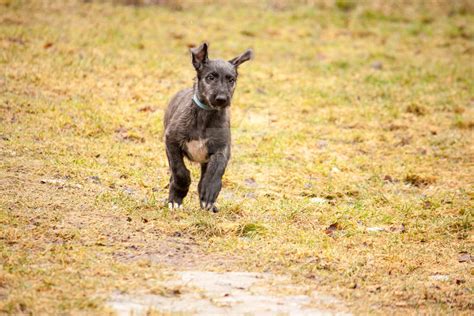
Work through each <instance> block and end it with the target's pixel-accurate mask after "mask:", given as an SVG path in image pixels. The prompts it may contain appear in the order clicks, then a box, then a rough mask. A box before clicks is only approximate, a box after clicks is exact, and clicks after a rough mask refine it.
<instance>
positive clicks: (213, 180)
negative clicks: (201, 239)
mask: <svg viewBox="0 0 474 316" xmlns="http://www.w3.org/2000/svg"><path fill="white" fill-rule="evenodd" d="M228 160H229V158H228V156H227V155H226V154H225V152H217V153H215V154H213V155H211V156H210V157H209V162H208V163H207V166H206V167H205V168H202V169H201V171H202V174H201V181H199V182H200V185H199V187H198V189H199V190H198V191H199V199H200V202H201V208H205V209H208V210H212V211H213V212H217V207H216V206H215V205H214V203H215V202H216V199H217V196H218V195H219V192H220V191H221V188H222V176H223V175H224V172H225V168H226V166H227V162H228Z"/></svg>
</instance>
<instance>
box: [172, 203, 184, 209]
mask: <svg viewBox="0 0 474 316" xmlns="http://www.w3.org/2000/svg"><path fill="white" fill-rule="evenodd" d="M168 208H169V209H170V210H176V209H179V208H183V204H180V203H178V202H169V203H168Z"/></svg>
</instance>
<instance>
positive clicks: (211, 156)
mask: <svg viewBox="0 0 474 316" xmlns="http://www.w3.org/2000/svg"><path fill="white" fill-rule="evenodd" d="M207 49H208V45H207V43H203V44H202V45H201V46H199V47H197V48H195V49H191V55H192V63H193V65H194V68H195V69H196V81H195V83H194V85H193V88H188V89H184V90H181V91H180V92H178V93H177V94H176V95H175V96H174V97H173V98H172V100H171V102H170V103H169V105H168V108H167V110H166V113H165V120H164V123H165V144H166V155H167V157H168V163H169V166H170V169H171V178H170V185H169V198H168V202H169V204H168V205H169V207H170V208H176V207H180V206H181V205H182V203H183V199H184V197H185V196H186V195H187V193H188V190H189V185H190V184H191V176H190V172H189V170H188V169H187V168H186V166H185V164H184V159H183V158H184V157H186V158H188V159H189V160H191V161H195V162H199V163H200V164H201V178H200V180H199V184H198V193H199V199H200V205H201V208H205V209H209V210H212V211H214V212H217V207H216V206H215V202H216V199H217V196H218V195H219V192H220V190H221V187H222V176H223V175H224V172H225V169H226V167H227V163H228V161H229V159H230V152H231V148H230V147H231V138H230V104H231V100H232V96H233V94H234V90H235V86H236V83H237V76H238V72H237V68H238V66H239V65H240V64H242V63H243V62H245V61H247V60H249V59H251V58H252V56H253V53H252V51H251V50H247V51H245V52H244V53H243V54H241V55H240V56H237V57H236V58H234V59H232V60H230V61H224V60H220V59H216V60H210V59H209V58H208V54H207ZM194 94H196V96H197V97H198V98H199V100H200V101H201V102H203V103H205V104H206V105H208V106H209V107H210V108H211V110H205V109H202V108H200V107H198V106H197V105H196V104H195V103H194V101H193V100H192V98H193V95H194Z"/></svg>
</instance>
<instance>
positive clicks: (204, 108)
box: [193, 95, 213, 111]
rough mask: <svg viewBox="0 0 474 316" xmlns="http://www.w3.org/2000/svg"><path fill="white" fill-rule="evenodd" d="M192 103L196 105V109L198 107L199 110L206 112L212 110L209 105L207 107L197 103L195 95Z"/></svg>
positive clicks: (199, 102)
mask: <svg viewBox="0 0 474 316" xmlns="http://www.w3.org/2000/svg"><path fill="white" fill-rule="evenodd" d="M193 101H194V104H196V105H197V106H198V107H200V108H201V109H203V110H206V111H211V110H213V109H212V108H211V107H210V106H209V105H207V104H205V103H202V102H201V101H199V99H198V97H197V95H193Z"/></svg>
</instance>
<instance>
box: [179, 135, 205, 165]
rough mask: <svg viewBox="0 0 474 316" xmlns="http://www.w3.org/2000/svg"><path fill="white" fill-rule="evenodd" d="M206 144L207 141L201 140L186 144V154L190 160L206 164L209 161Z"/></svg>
mask: <svg viewBox="0 0 474 316" xmlns="http://www.w3.org/2000/svg"><path fill="white" fill-rule="evenodd" d="M206 142H207V139H203V138H199V139H197V140H196V139H195V140H191V141H189V142H187V143H186V144H185V146H186V152H187V153H188V156H189V159H190V160H192V161H195V162H199V163H204V162H207V161H208V160H209V156H208V152H207V145H206Z"/></svg>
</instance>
